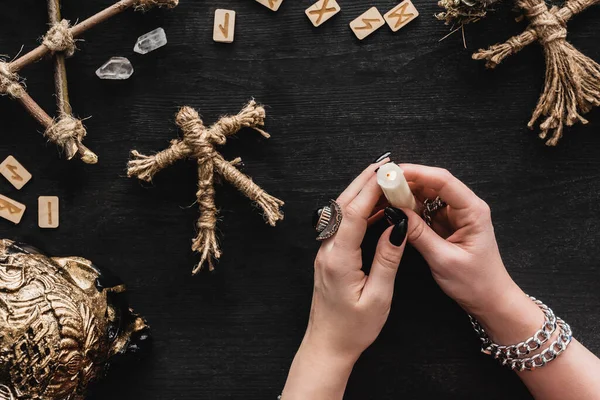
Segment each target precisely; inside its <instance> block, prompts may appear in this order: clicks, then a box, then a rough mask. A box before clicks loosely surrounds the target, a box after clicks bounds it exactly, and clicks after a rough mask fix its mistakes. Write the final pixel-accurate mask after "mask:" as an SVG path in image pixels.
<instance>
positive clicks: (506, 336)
mask: <svg viewBox="0 0 600 400" xmlns="http://www.w3.org/2000/svg"><path fill="white" fill-rule="evenodd" d="M400 167H401V168H402V169H403V170H404V175H405V177H406V179H407V180H408V181H409V184H410V186H411V189H412V190H413V192H414V193H415V195H416V196H417V198H418V199H419V200H421V201H422V200H424V199H426V198H429V199H434V198H436V197H437V196H440V197H441V198H442V200H444V201H445V202H446V203H447V204H448V206H447V207H445V208H443V209H441V210H440V211H438V213H437V214H436V215H435V217H434V219H433V227H432V228H430V227H429V226H427V224H426V223H425V222H424V221H423V219H422V218H421V217H419V216H418V215H417V214H416V213H414V212H412V211H410V210H404V211H405V212H406V214H407V215H408V217H409V228H408V241H409V242H410V243H411V244H412V245H413V246H414V247H415V248H416V249H417V250H418V251H419V252H420V253H421V255H422V256H423V257H424V258H425V260H426V261H427V263H428V264H429V267H430V268H431V272H432V274H433V277H434V278H435V280H436V282H437V283H438V285H439V286H440V287H441V288H442V290H444V292H445V293H446V294H447V295H448V296H450V297H452V298H453V299H454V300H455V301H456V302H457V303H458V304H459V305H460V306H461V307H462V308H463V309H464V310H465V311H466V312H468V313H469V314H471V315H473V316H475V317H476V318H477V319H478V320H479V321H480V322H481V323H482V324H483V325H484V327H485V328H486V330H488V333H489V334H490V335H491V336H492V338H494V339H496V340H499V341H501V342H503V341H510V340H516V341H520V340H522V339H523V338H525V337H528V336H530V335H531V333H533V332H535V331H536V330H537V329H539V327H540V326H541V324H542V321H543V314H542V313H541V311H540V310H539V308H538V307H537V306H536V305H535V304H534V303H533V302H532V301H530V300H529V299H528V297H527V296H526V295H525V293H523V291H522V290H521V289H520V288H519V287H518V286H517V285H516V284H515V282H514V281H513V280H512V279H511V277H510V275H509V274H508V272H507V271H506V268H505V267H504V264H503V262H502V258H501V257H500V252H499V250H498V245H497V243H496V237H495V235H494V228H493V226H492V220H491V213H490V208H489V206H488V205H487V204H486V203H485V202H484V201H483V200H481V199H480V198H479V197H477V196H476V195H475V193H473V192H472V191H471V190H470V189H469V188H468V187H467V186H466V185H465V184H464V183H462V182H461V181H459V180H458V179H457V178H455V177H454V176H453V175H452V174H450V172H448V171H446V170H444V169H440V168H433V167H425V166H420V165H414V164H401V165H400Z"/></svg>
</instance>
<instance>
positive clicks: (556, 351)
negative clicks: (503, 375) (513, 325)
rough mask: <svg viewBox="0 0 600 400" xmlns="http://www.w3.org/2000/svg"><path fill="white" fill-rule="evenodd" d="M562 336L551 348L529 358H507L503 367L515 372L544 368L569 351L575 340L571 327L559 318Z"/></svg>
mask: <svg viewBox="0 0 600 400" xmlns="http://www.w3.org/2000/svg"><path fill="white" fill-rule="evenodd" d="M557 320H558V322H557V323H558V326H559V328H560V334H559V335H558V339H557V340H556V341H555V342H553V343H552V344H551V345H550V347H548V348H547V349H545V350H544V351H542V352H541V353H540V354H536V355H535V356H533V357H529V358H517V359H515V358H505V359H504V360H502V365H506V366H508V367H509V368H510V369H512V370H513V371H525V370H527V371H533V370H534V369H536V368H540V367H543V366H544V365H546V364H548V363H549V362H550V361H553V360H555V359H556V357H558V356H559V355H561V353H562V352H563V351H565V350H566V349H567V346H568V345H569V343H571V340H573V332H572V331H571V327H570V326H569V324H567V323H566V322H565V321H563V320H562V319H560V318H557Z"/></svg>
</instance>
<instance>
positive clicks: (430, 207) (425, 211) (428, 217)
mask: <svg viewBox="0 0 600 400" xmlns="http://www.w3.org/2000/svg"><path fill="white" fill-rule="evenodd" d="M447 205H448V204H446V202H445V201H444V200H442V199H441V198H440V196H438V197H436V198H435V199H434V200H430V199H425V201H424V202H423V207H422V212H421V216H422V217H423V219H424V220H425V222H426V223H427V225H429V226H431V224H432V223H433V217H434V216H435V214H436V213H437V212H438V211H439V210H441V209H442V208H444V207H446V206H447Z"/></svg>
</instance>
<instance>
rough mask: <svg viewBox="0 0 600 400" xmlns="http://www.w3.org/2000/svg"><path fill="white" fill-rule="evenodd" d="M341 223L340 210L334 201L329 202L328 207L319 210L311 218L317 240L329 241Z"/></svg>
mask: <svg viewBox="0 0 600 400" xmlns="http://www.w3.org/2000/svg"><path fill="white" fill-rule="evenodd" d="M341 223H342V208H341V207H340V205H339V204H338V203H336V202H335V200H329V205H327V206H325V207H322V208H319V209H318V210H317V211H315V215H314V216H313V226H314V227H315V230H316V231H317V233H318V235H317V240H319V241H322V240H326V239H329V238H330V237H332V236H333V235H335V234H336V232H337V231H338V229H339V228H340V224H341Z"/></svg>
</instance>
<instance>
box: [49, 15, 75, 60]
mask: <svg viewBox="0 0 600 400" xmlns="http://www.w3.org/2000/svg"><path fill="white" fill-rule="evenodd" d="M42 44H43V45H44V46H46V47H47V48H48V50H50V51H52V52H63V53H64V54H65V56H67V57H71V56H72V55H73V54H75V50H77V48H76V47H75V38H73V34H72V33H71V24H70V23H69V21H67V20H66V19H63V20H62V21H60V22H58V23H56V24H54V25H52V26H51V27H50V29H49V30H48V32H47V33H46V34H45V35H44V38H43V39H42Z"/></svg>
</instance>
